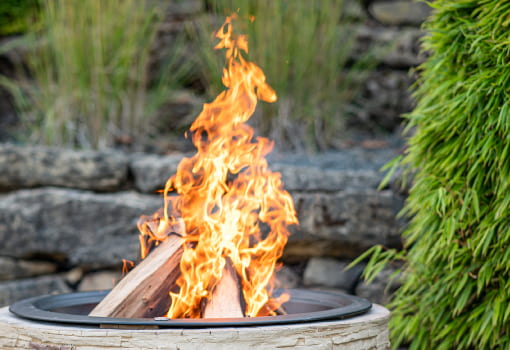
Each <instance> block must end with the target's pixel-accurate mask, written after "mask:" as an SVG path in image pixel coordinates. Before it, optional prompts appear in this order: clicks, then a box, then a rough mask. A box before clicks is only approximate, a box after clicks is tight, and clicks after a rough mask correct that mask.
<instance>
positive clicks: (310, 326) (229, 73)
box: [0, 17, 389, 350]
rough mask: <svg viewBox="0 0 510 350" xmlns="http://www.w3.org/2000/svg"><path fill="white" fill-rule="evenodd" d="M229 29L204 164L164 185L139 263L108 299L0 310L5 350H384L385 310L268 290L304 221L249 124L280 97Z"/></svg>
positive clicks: (199, 159) (205, 136)
mask: <svg viewBox="0 0 510 350" xmlns="http://www.w3.org/2000/svg"><path fill="white" fill-rule="evenodd" d="M233 19H234V17H227V19H226V21H225V23H224V24H223V26H222V27H221V29H220V30H219V31H218V32H217V34H216V37H217V38H218V39H219V40H220V42H219V43H218V44H217V45H216V48H218V49H226V59H227V65H226V68H225V69H224V71H223V73H224V74H223V78H222V81H223V83H224V85H225V87H226V88H227V89H226V90H225V91H223V92H222V93H220V94H219V95H218V96H217V97H216V99H215V100H214V101H213V102H211V103H208V104H205V105H204V108H203V110H202V112H201V113H200V114H199V116H198V117H197V119H196V120H195V122H193V124H192V125H191V128H190V134H191V135H192V136H191V138H192V141H193V144H194V145H195V146H196V148H197V153H196V154H195V155H194V156H193V157H191V158H183V159H182V161H181V162H180V163H179V166H178V168H177V172H176V173H175V175H173V176H172V177H171V178H170V179H169V180H168V181H167V183H166V185H165V188H164V190H163V195H164V204H163V207H162V208H161V209H160V210H158V211H157V212H156V213H154V214H153V215H152V216H142V218H141V219H140V221H139V223H138V228H139V229H140V237H139V239H140V256H141V258H142V261H140V263H139V264H137V265H136V264H135V263H132V265H133V266H134V268H133V269H132V270H131V271H129V273H127V275H126V276H125V277H124V278H123V279H122V280H121V281H120V282H119V283H118V284H117V285H116V286H115V287H114V288H113V289H112V290H111V291H109V292H89V293H75V294H64V295H56V296H43V297H37V298H33V299H28V300H25V301H22V302H19V303H16V304H14V305H12V306H11V308H10V311H11V313H9V311H8V310H7V309H5V308H4V309H1V310H0V347H1V348H2V349H37V350H41V349H44V350H78V349H83V350H85V349H87V350H88V349H109V350H112V349H138V350H145V349H180V350H183V349H197V348H198V349H202V348H204V349H237V350H238V349H248V348H250V349H252V348H253V349H275V348H302V349H335V348H342V349H359V350H362V349H387V348H388V347H389V342H388V330H387V322H388V318H389V313H388V311H387V310H386V309H384V308H382V307H380V306H377V305H373V306H372V305H371V304H370V303H369V302H368V301H366V300H363V299H360V298H356V297H352V296H347V295H345V294H341V293H332V292H321V291H305V290H297V289H294V290H285V291H282V290H274V288H273V287H274V286H275V280H274V272H275V269H277V268H278V265H279V264H278V262H277V261H278V259H279V258H280V257H281V256H282V254H283V249H284V247H285V244H286V242H287V239H288V235H289V234H290V231H289V229H288V226H291V225H297V224H298V223H299V221H298V218H297V214H296V210H295V208H294V204H293V201H292V198H291V196H290V194H289V193H288V192H287V191H285V190H284V188H283V183H282V181H281V175H280V174H279V173H275V172H272V171H270V170H269V168H268V164H267V161H266V159H265V158H264V157H265V155H266V154H267V153H268V152H270V150H271V148H272V142H271V141H270V140H269V139H266V138H263V137H255V131H254V130H253V128H251V127H250V126H249V125H247V124H246V121H247V120H248V119H249V118H250V116H251V115H252V114H253V113H254V111H255V107H256V104H257V101H258V100H263V101H266V102H274V101H276V99H277V96H276V93H275V91H274V90H273V89H272V88H271V87H270V86H269V85H268V84H267V83H266V77H265V75H264V73H263V72H262V70H261V69H260V68H259V67H258V66H257V65H256V64H254V63H253V62H249V61H248V60H247V59H246V58H245V57H244V55H245V54H246V53H247V52H248V43H247V39H246V36H245V35H234V33H233V30H232V20H233ZM171 193H173V194H171ZM135 265H136V266H135ZM133 266H132V267H133ZM162 315H164V317H162ZM112 328H115V329H114V330H112Z"/></svg>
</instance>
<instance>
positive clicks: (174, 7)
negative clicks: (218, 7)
mask: <svg viewBox="0 0 510 350" xmlns="http://www.w3.org/2000/svg"><path fill="white" fill-rule="evenodd" d="M166 4H168V5H167V10H166V11H167V15H169V16H171V17H178V18H182V17H190V16H193V15H197V14H199V13H201V12H202V11H203V10H204V4H205V2H204V1H202V0H178V1H167V2H166Z"/></svg>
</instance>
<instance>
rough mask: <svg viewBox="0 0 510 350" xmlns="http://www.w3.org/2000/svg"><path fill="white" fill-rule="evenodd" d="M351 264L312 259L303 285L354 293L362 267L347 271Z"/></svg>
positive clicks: (333, 260) (326, 259) (329, 259)
mask: <svg viewBox="0 0 510 350" xmlns="http://www.w3.org/2000/svg"><path fill="white" fill-rule="evenodd" d="M348 264H349V263H348V262H345V261H338V260H336V259H332V258H311V259H310V260H309V261H308V264H307V265H306V269H305V273H304V275H303V283H304V284H305V285H306V286H314V287H317V286H320V287H332V288H339V289H342V290H344V291H348V292H351V291H354V286H355V285H356V283H357V281H358V278H359V276H360V274H361V270H362V267H361V265H359V266H356V267H353V268H352V269H349V270H346V268H347V265H348Z"/></svg>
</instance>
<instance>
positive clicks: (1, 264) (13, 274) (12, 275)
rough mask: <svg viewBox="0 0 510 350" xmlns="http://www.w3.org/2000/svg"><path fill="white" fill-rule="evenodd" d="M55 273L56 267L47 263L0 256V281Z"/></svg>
mask: <svg viewBox="0 0 510 350" xmlns="http://www.w3.org/2000/svg"><path fill="white" fill-rule="evenodd" d="M56 271H57V265H56V264H54V263H51V262H48V261H35V260H34V261H30V260H22V259H14V258H10V257H6V256H0V281H6V280H14V279H20V278H26V277H32V276H39V275H47V274H51V273H54V272H56Z"/></svg>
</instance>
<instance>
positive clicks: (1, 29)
mask: <svg viewBox="0 0 510 350" xmlns="http://www.w3.org/2000/svg"><path fill="white" fill-rule="evenodd" d="M38 6H39V1H38V0H2V1H1V2H0V35H12V34H18V33H23V32H25V31H26V30H27V29H28V26H29V25H30V23H32V22H33V20H34V17H35V16H36V14H37V9H38Z"/></svg>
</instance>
